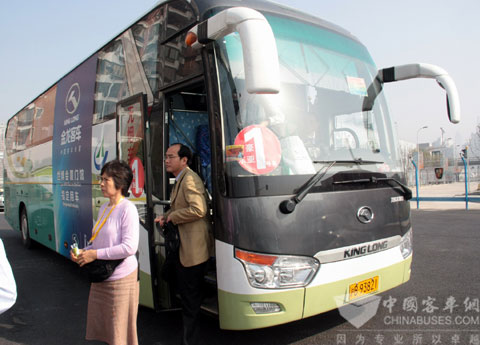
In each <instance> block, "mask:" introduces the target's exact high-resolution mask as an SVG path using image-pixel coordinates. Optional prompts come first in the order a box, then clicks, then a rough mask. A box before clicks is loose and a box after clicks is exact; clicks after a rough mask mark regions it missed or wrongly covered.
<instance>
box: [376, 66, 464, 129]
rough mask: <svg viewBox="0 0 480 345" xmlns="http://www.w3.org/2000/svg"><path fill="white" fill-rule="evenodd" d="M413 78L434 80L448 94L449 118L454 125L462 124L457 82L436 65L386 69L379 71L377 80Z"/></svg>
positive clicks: (381, 81)
mask: <svg viewBox="0 0 480 345" xmlns="http://www.w3.org/2000/svg"><path fill="white" fill-rule="evenodd" d="M413 78H432V79H435V80H436V81H437V83H438V84H439V85H440V86H441V87H442V88H443V89H444V90H445V92H446V93H447V112H448V118H449V120H450V122H452V123H458V122H460V100H459V97H458V91H457V87H456V86H455V82H454V81H453V79H452V78H451V77H450V76H449V75H448V73H447V72H446V71H445V70H444V69H442V68H440V67H438V66H435V65H430V64H424V63H416V64H409V65H401V66H395V67H390V68H384V69H381V70H379V71H378V74H377V80H378V81H379V82H380V83H389V82H394V81H399V80H406V79H413Z"/></svg>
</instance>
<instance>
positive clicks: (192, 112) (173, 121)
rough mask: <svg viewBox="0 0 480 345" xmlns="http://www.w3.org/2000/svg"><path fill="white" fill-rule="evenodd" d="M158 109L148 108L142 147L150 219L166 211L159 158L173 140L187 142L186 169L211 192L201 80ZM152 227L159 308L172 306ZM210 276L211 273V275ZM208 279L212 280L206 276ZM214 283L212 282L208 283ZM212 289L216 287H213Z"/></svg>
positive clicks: (165, 180)
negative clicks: (189, 157) (188, 158)
mask: <svg viewBox="0 0 480 345" xmlns="http://www.w3.org/2000/svg"><path fill="white" fill-rule="evenodd" d="M161 107H162V108H163V112H162V111H155V110H154V111H152V114H151V116H150V118H149V120H148V121H147V122H146V133H148V135H147V137H146V138H147V139H146V141H147V142H146V144H147V145H146V146H147V157H149V159H148V160H149V168H148V169H149V171H150V173H149V174H147V175H149V176H151V178H148V179H147V180H148V185H149V187H147V194H148V196H147V200H148V201H149V207H148V208H149V209H150V210H152V221H153V219H155V218H156V217H159V216H161V215H163V214H164V212H166V211H167V210H168V207H169V200H170V192H171V190H172V188H173V184H174V182H175V178H174V176H173V175H171V174H169V173H167V172H166V170H165V162H164V160H163V157H164V155H165V152H166V150H167V148H168V147H169V146H170V145H172V144H174V143H182V144H184V145H187V146H188V147H189V148H190V149H191V151H192V153H193V159H192V161H191V162H190V168H191V169H192V170H194V171H195V172H196V173H197V174H198V175H199V176H200V177H201V178H202V180H203V181H204V184H205V187H206V189H207V191H208V195H211V191H212V189H211V185H212V182H211V168H210V166H211V163H210V161H211V159H210V137H209V132H210V129H209V121H208V113H207V97H206V92H205V88H204V84H203V83H200V84H199V83H196V84H194V85H192V84H189V85H187V86H184V87H181V88H179V89H178V88H177V89H175V90H174V91H172V92H170V93H167V92H165V93H164V99H163V104H162V106H161ZM153 229H154V246H155V249H154V251H155V262H156V265H157V272H156V273H157V282H158V286H157V289H158V298H159V300H158V303H159V306H160V307H161V308H175V307H176V306H177V305H178V303H177V301H176V298H175V295H176V293H175V291H171V287H170V286H169V284H167V282H165V281H164V280H162V278H161V274H160V272H161V268H162V265H163V263H164V261H165V256H166V253H165V242H164V238H163V234H162V230H161V229H159V228H158V227H157V226H156V225H153ZM211 276H212V277H214V276H215V275H214V273H213V274H211ZM209 281H215V279H213V278H210V279H209ZM212 285H214V284H212ZM215 290H216V287H215Z"/></svg>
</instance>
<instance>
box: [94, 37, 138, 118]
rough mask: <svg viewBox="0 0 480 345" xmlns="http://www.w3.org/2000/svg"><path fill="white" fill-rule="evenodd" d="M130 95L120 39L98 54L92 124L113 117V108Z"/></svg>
mask: <svg viewBox="0 0 480 345" xmlns="http://www.w3.org/2000/svg"><path fill="white" fill-rule="evenodd" d="M129 95H130V92H129V89H128V83H127V75H126V70H125V56H124V52H123V46H122V41H121V38H118V39H116V40H115V41H113V42H112V43H110V44H109V45H108V46H106V47H105V48H104V49H102V51H100V53H98V63H97V77H96V82H95V110H94V114H93V124H96V123H100V122H103V121H106V120H109V119H112V118H114V117H115V106H116V104H117V102H118V101H119V100H121V99H124V98H126V97H127V96H129Z"/></svg>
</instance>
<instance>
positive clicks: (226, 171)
mask: <svg viewBox="0 0 480 345" xmlns="http://www.w3.org/2000/svg"><path fill="white" fill-rule="evenodd" d="M239 5H240V6H241V7H238V6H239ZM410 78H433V79H435V80H436V81H437V82H438V83H439V84H440V86H442V87H443V88H444V89H445V91H446V93H447V97H448V102H447V108H448V116H449V117H450V120H451V121H452V122H454V123H455V122H458V121H459V117H460V108H459V103H458V95H457V92H456V89H455V85H454V83H453V82H452V80H451V79H450V77H449V76H448V75H447V74H446V72H445V71H443V70H442V69H441V68H438V67H436V66H433V65H427V64H411V65H403V66H397V67H391V68H387V69H381V70H378V69H377V67H376V66H375V64H374V62H373V60H372V58H371V57H370V55H369V53H368V51H367V49H366V48H365V47H364V46H363V45H362V44H361V43H360V42H359V41H358V40H357V39H356V38H355V37H353V36H352V35H351V34H350V33H349V32H347V31H345V30H343V29H341V28H340V27H338V26H336V25H334V24H331V23H329V22H326V21H323V20H321V19H318V18H316V17H313V16H311V15H308V14H305V13H301V12H298V11H296V10H294V9H292V8H287V7H284V6H281V5H278V4H275V3H272V2H268V1H260V0H246V1H241V2H239V1H235V0H188V1H187V0H171V1H166V2H161V3H159V4H158V5H157V6H155V7H154V8H153V9H152V10H151V11H149V12H148V13H147V14H146V15H145V16H143V17H142V18H141V19H140V20H138V21H137V22H135V23H134V24H133V25H131V26H130V27H129V28H128V29H126V30H125V31H123V32H122V33H121V34H120V35H118V36H117V37H115V38H114V39H113V40H111V41H110V42H109V43H107V44H106V45H105V46H103V47H102V48H101V49H99V50H98V51H97V52H95V53H94V54H93V55H91V56H90V57H89V58H87V59H86V60H85V61H84V62H83V63H81V64H80V65H79V66H77V67H75V68H74V69H73V70H72V71H71V72H70V73H68V74H66V75H65V76H64V77H63V78H61V79H60V80H58V81H57V82H56V83H55V84H53V85H52V86H51V87H50V88H49V89H48V90H46V91H45V92H44V93H42V94H41V95H40V96H38V98H36V99H34V100H33V101H32V102H31V103H30V104H28V105H27V106H26V107H25V108H23V109H21V110H20V111H19V112H18V113H17V114H15V115H14V116H13V117H12V118H11V119H10V120H9V122H8V125H7V129H6V134H5V143H6V152H5V164H4V166H5V168H4V169H5V170H4V181H5V188H4V189H5V217H6V219H7V220H8V222H9V223H10V224H11V226H12V227H13V228H14V229H17V230H19V231H21V233H22V238H23V242H24V244H25V245H26V246H27V247H29V246H31V245H32V243H33V242H37V243H41V244H42V245H44V246H47V247H49V248H51V249H52V250H55V251H56V252H58V253H60V254H62V255H64V256H67V257H68V252H69V248H70V245H71V244H72V243H73V242H74V241H76V242H78V243H79V244H80V247H83V246H84V245H85V244H86V241H87V239H88V238H89V237H90V232H91V229H92V225H93V223H94V221H95V219H96V218H97V215H98V209H99V207H100V205H102V203H103V202H105V200H104V199H103V197H102V194H101V192H100V188H99V184H98V182H97V181H98V177H99V173H100V169H101V168H102V166H103V165H104V164H105V162H107V161H110V160H112V159H114V158H119V159H123V160H125V161H127V162H129V163H130V165H131V166H132V169H133V171H134V175H135V176H134V181H133V183H132V186H131V188H130V192H131V196H130V200H132V201H133V202H134V203H135V204H136V205H137V207H138V210H139V214H140V221H141V235H140V237H141V241H140V242H141V244H140V249H139V262H140V269H141V274H140V279H141V303H142V304H143V305H146V306H149V307H151V308H155V309H158V310H160V309H163V310H168V309H173V308H175V307H177V306H178V301H177V297H176V294H175V291H173V289H171V287H170V286H169V285H168V284H167V283H166V282H165V281H163V280H162V279H161V275H160V272H161V268H162V264H163V262H164V258H165V246H164V239H163V237H162V232H161V230H160V229H157V228H156V227H155V226H154V221H153V220H154V219H155V217H157V216H159V215H161V214H162V213H163V212H164V207H165V206H166V205H168V199H169V193H170V189H171V185H172V179H171V176H168V174H167V173H166V170H165V164H164V161H163V157H164V152H165V150H166V148H167V147H168V145H169V144H171V143H174V142H182V143H185V144H186V145H188V146H189V147H191V148H192V150H193V152H194V159H193V162H192V165H191V167H192V168H193V169H194V170H195V171H197V172H198V174H199V175H200V176H201V177H202V178H203V180H204V181H205V185H206V188H207V190H208V192H209V195H210V203H209V204H210V207H211V210H210V212H211V219H212V229H213V232H214V237H215V257H212V258H211V260H210V261H211V269H210V271H209V272H208V274H207V275H206V277H205V282H206V284H207V286H208V287H209V293H208V294H207V298H206V299H205V302H204V306H203V307H204V309H206V310H208V311H210V312H212V313H214V314H217V315H218V318H219V320H220V327H221V328H223V329H253V328H260V327H268V326H272V325H277V324H281V323H286V322H290V321H294V320H299V319H302V318H307V317H309V316H312V315H316V314H319V313H323V312H326V311H328V310H332V309H335V308H338V307H340V306H342V305H345V304H348V303H351V302H353V301H357V300H359V299H362V298H365V296H370V295H372V294H377V293H381V292H384V291H386V290H389V289H391V288H393V287H396V286H398V285H400V284H403V283H405V282H406V281H408V280H409V278H410V267H411V262H412V225H411V222H410V206H409V202H408V200H409V199H410V198H411V192H410V190H409V189H408V188H407V187H405V185H404V181H405V176H404V173H403V171H402V169H401V163H400V155H399V148H398V142H397V139H396V137H395V131H394V127H393V124H392V119H391V117H390V115H389V112H388V108H387V104H386V102H385V98H384V94H383V92H382V87H383V84H384V83H386V82H394V81H397V80H404V79H410Z"/></svg>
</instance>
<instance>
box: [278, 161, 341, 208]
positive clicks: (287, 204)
mask: <svg viewBox="0 0 480 345" xmlns="http://www.w3.org/2000/svg"><path fill="white" fill-rule="evenodd" d="M314 163H330V165H329V166H328V167H327V168H326V169H325V170H324V168H325V166H323V167H321V168H320V170H318V171H317V172H316V173H315V174H314V175H313V176H312V177H311V178H310V179H309V180H308V181H307V182H306V183H305V184H304V185H303V186H302V187H300V189H299V190H298V192H297V194H296V195H295V196H294V197H293V198H291V199H288V200H284V201H282V202H281V203H280V211H281V212H282V213H285V214H288V213H292V212H293V211H294V210H295V207H296V206H297V204H298V203H300V202H301V201H302V200H303V198H305V197H306V196H307V194H308V193H309V192H310V190H311V189H312V188H313V186H315V185H316V184H317V183H318V182H319V181H320V180H321V179H322V178H323V177H324V176H325V174H326V173H327V172H328V170H330V168H331V167H333V166H334V165H335V164H336V163H337V162H336V161H322V162H317V161H316V162H314Z"/></svg>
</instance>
